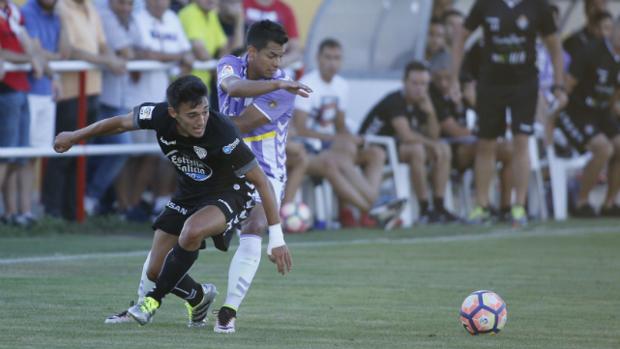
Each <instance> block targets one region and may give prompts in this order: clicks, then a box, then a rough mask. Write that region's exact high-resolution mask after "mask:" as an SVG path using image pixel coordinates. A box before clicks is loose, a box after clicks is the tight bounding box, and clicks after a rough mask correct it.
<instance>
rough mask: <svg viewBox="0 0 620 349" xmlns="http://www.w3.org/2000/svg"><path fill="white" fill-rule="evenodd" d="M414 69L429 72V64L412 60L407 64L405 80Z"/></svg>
mask: <svg viewBox="0 0 620 349" xmlns="http://www.w3.org/2000/svg"><path fill="white" fill-rule="evenodd" d="M414 71H421V72H428V71H429V69H428V65H427V64H426V63H424V62H421V61H411V62H409V63H407V66H405V74H403V80H407V77H408V76H409V73H411V72H414Z"/></svg>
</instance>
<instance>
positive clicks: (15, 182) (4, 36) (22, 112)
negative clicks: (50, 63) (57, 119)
mask: <svg viewBox="0 0 620 349" xmlns="http://www.w3.org/2000/svg"><path fill="white" fill-rule="evenodd" d="M0 12H1V13H2V16H0V57H2V58H3V59H4V60H6V61H7V62H11V63H30V64H32V73H33V76H34V77H35V78H37V79H38V78H40V77H41V76H42V75H43V72H44V69H45V68H46V65H47V63H46V60H45V57H43V55H42V54H41V52H40V50H39V49H38V48H36V47H35V46H34V45H33V40H32V39H31V38H30V36H29V35H28V33H27V32H26V29H25V28H24V18H23V17H22V14H21V12H20V10H19V8H18V7H17V6H16V5H15V4H14V3H12V2H11V1H1V2H0ZM29 91H30V83H29V82H28V73H26V72H7V73H6V74H4V76H3V77H2V81H1V82H0V147H27V146H29V145H30V112H29V106H28V98H27V93H28V92H29ZM33 182H34V178H33V167H32V162H31V161H30V160H28V159H15V158H2V159H0V190H2V192H3V197H4V217H2V222H3V223H10V224H15V225H19V226H29V225H31V224H32V223H33V222H34V218H33V215H32V208H31V206H32V189H33V188H32V186H33Z"/></svg>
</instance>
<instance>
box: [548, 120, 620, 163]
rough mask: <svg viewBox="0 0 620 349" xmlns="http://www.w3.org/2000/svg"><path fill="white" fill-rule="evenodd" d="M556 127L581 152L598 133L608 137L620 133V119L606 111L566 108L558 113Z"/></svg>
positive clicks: (585, 149) (584, 150)
mask: <svg viewBox="0 0 620 349" xmlns="http://www.w3.org/2000/svg"><path fill="white" fill-rule="evenodd" d="M557 127H558V128H559V129H560V130H561V131H562V133H564V135H565V136H566V138H567V139H568V141H569V143H570V144H571V145H572V146H573V147H575V149H577V151H579V153H581V154H583V153H585V152H587V151H588V143H590V141H591V140H592V138H594V137H596V136H597V135H598V134H603V135H605V136H606V137H607V138H608V139H613V138H615V137H616V136H618V135H620V121H618V120H617V119H615V118H614V117H613V116H611V115H609V114H607V113H584V112H576V111H571V110H567V111H564V112H562V113H561V114H560V117H559V118H558V120H557Z"/></svg>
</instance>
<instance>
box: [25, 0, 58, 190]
mask: <svg viewBox="0 0 620 349" xmlns="http://www.w3.org/2000/svg"><path fill="white" fill-rule="evenodd" d="M56 3H57V0H29V1H28V2H27V3H26V4H25V5H24V6H23V7H22V8H21V11H22V15H23V16H24V21H25V25H26V30H27V31H28V35H30V37H31V38H32V39H33V41H34V42H35V43H36V45H37V46H40V49H41V51H42V54H43V56H44V57H45V59H47V60H59V59H66V58H68V57H69V54H70V52H69V51H70V47H69V41H68V38H67V35H66V34H65V33H64V32H63V31H62V30H61V25H60V17H58V15H57V14H56V13H54V9H55V8H56ZM28 81H29V83H30V87H31V89H30V93H29V94H28V106H29V108H30V145H31V146H33V147H50V146H51V145H52V144H53V142H54V134H55V133H54V131H55V121H56V102H55V101H54V99H55V98H56V97H57V95H58V88H59V86H58V84H59V81H53V80H52V78H51V77H49V76H47V75H44V76H42V77H41V78H38V79H37V78H36V77H35V76H34V74H32V73H30V74H29V75H28ZM37 164H40V161H32V163H31V164H29V165H30V166H32V167H33V174H35V175H36V173H39V172H40V171H37V170H35V168H38V166H37ZM30 180H31V178H30V177H29V176H19V178H18V181H30ZM35 182H36V183H37V184H36V187H37V189H35V197H36V200H37V201H38V200H40V197H41V189H40V187H41V184H40V180H35ZM24 184H25V185H27V184H26V183H24Z"/></svg>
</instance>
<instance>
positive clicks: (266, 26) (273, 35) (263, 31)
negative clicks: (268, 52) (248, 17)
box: [247, 19, 288, 50]
mask: <svg viewBox="0 0 620 349" xmlns="http://www.w3.org/2000/svg"><path fill="white" fill-rule="evenodd" d="M270 41H273V42H275V43H276V44H278V45H284V44H286V43H287V42H288V36H287V35H286V31H285V30H284V28H283V27H282V26H281V25H280V24H278V23H276V22H272V21H270V20H268V19H265V20H262V21H260V22H256V23H254V24H252V25H251V26H250V29H248V35H247V46H254V48H256V49H257V50H262V49H264V48H265V47H267V44H269V42H270Z"/></svg>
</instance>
